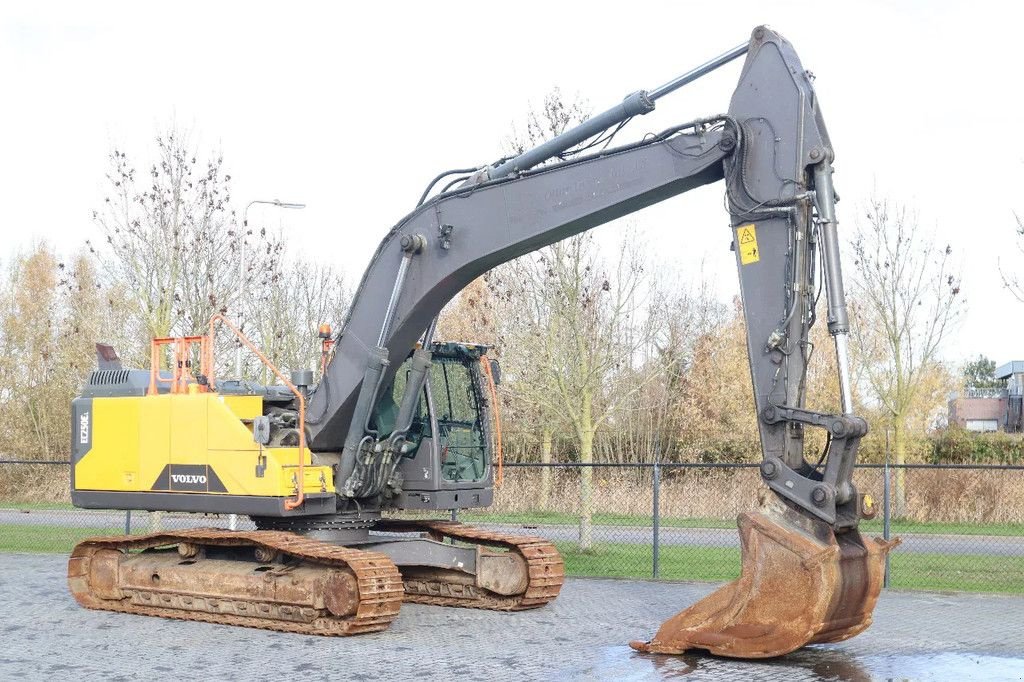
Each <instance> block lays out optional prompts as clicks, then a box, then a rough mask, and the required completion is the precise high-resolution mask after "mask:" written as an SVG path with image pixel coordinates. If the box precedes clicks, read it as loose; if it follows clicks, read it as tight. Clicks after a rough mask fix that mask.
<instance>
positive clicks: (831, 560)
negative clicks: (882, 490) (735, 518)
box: [630, 501, 899, 658]
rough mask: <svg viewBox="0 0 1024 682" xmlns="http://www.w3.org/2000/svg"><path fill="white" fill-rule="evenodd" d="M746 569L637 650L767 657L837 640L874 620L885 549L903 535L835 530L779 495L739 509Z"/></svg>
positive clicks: (671, 620) (679, 615)
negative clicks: (890, 537) (751, 509)
mask: <svg viewBox="0 0 1024 682" xmlns="http://www.w3.org/2000/svg"><path fill="white" fill-rule="evenodd" d="M739 528H740V543H741V553H742V568H741V573H740V577H739V578H737V579H736V580H734V581H733V582H731V583H729V584H727V585H725V586H723V587H722V588H720V589H718V590H717V591H715V592H714V593H712V594H710V595H708V596H707V597H705V598H704V599H702V600H700V601H699V602H697V603H696V604H694V605H693V606H691V607H689V608H687V609H685V610H684V611H682V612H680V613H678V614H676V615H675V616H673V617H672V618H670V619H668V620H667V621H665V623H663V624H662V626H661V628H660V629H659V630H658V632H657V634H655V636H654V639H652V640H651V641H649V642H631V643H630V646H631V647H633V648H634V649H636V650H637V651H644V652H650V653H663V654H681V653H683V652H684V651H687V650H689V649H705V650H707V651H709V652H711V653H712V654H716V655H719V656H729V657H733V658H769V657H772V656H781V655H783V654H787V653H789V652H791V651H795V650H796V649H799V648H800V647H802V646H804V645H806V644H816V643H823V642H838V641H841V640H844V639H848V638H850V637H853V636H854V635H856V634H858V633H860V632H862V631H864V630H865V629H867V627H868V626H869V625H871V614H872V611H874V608H875V603H876V602H877V601H878V594H879V592H880V590H881V588H882V578H883V575H884V571H885V555H886V554H887V553H888V552H889V550H890V549H892V547H894V546H895V545H897V544H899V540H898V539H897V540H893V541H890V542H887V541H884V540H881V539H877V538H876V539H871V540H866V539H865V538H864V537H863V536H862V535H861V534H860V532H859V531H857V530H855V529H854V530H849V531H846V532H839V533H836V532H834V531H833V530H832V528H831V527H830V526H829V525H827V524H826V523H824V522H822V521H818V520H815V519H810V518H806V517H803V516H801V515H799V514H798V513H796V512H795V511H793V510H791V509H789V508H788V507H786V506H785V505H783V504H782V503H781V502H778V501H772V502H771V503H768V504H764V505H762V508H761V510H760V511H758V512H753V513H744V514H741V515H740V517H739Z"/></svg>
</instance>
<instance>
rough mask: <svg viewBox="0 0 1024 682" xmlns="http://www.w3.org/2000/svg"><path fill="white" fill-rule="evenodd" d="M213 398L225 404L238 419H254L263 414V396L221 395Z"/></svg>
mask: <svg viewBox="0 0 1024 682" xmlns="http://www.w3.org/2000/svg"><path fill="white" fill-rule="evenodd" d="M213 399H214V400H218V401H219V402H222V403H224V404H225V405H227V406H228V409H229V410H231V411H232V412H233V413H234V414H235V416H236V417H237V418H239V419H254V418H255V417H259V416H260V415H262V414H263V398H261V397H259V396H258V395H222V396H217V397H216V398H213Z"/></svg>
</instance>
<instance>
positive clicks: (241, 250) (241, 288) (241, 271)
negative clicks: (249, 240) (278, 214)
mask: <svg viewBox="0 0 1024 682" xmlns="http://www.w3.org/2000/svg"><path fill="white" fill-rule="evenodd" d="M253 204H269V205H271V206H277V207H278V208H295V209H299V208H306V205H305V204H298V203H294V202H290V201H281V200H280V199H273V200H266V199H253V200H252V201H250V202H249V203H248V204H246V205H245V210H244V211H242V230H241V232H239V235H238V279H239V282H238V300H239V301H240V303H239V306H238V322H239V325H238V326H239V328H241V327H242V324H243V322H242V318H243V317H244V315H245V313H244V308H243V303H241V302H244V301H245V234H246V231H247V230H248V229H249V208H250V207H251V206H252V205H253ZM235 376H237V377H238V379H239V381H241V379H242V343H241V342H238V347H237V348H236V349H235Z"/></svg>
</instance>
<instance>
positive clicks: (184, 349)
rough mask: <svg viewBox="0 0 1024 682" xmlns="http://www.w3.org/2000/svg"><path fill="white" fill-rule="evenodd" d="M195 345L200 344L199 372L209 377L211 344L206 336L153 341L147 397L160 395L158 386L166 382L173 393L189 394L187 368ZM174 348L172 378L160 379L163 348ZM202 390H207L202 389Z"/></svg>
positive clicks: (176, 337)
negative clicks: (190, 349) (189, 352)
mask: <svg viewBox="0 0 1024 682" xmlns="http://www.w3.org/2000/svg"><path fill="white" fill-rule="evenodd" d="M193 343H198V344H199V372H200V374H203V375H205V376H209V372H210V367H211V365H212V363H211V362H210V361H211V359H212V357H211V356H210V351H209V343H208V342H207V337H205V336H161V337H157V338H155V339H153V340H152V341H151V342H150V345H149V389H148V390H147V391H146V395H158V394H159V393H160V389H159V386H158V385H157V384H160V383H163V382H165V381H169V382H170V391H171V393H187V392H188V375H187V373H186V372H185V367H186V366H187V365H188V351H189V348H190V347H191V345H192V344H193ZM171 345H173V346H174V363H173V364H174V366H173V367H172V368H171V378H170V379H161V378H160V369H159V367H160V354H159V348H160V347H161V346H171ZM201 390H204V391H205V390H207V389H205V388H202V389H201Z"/></svg>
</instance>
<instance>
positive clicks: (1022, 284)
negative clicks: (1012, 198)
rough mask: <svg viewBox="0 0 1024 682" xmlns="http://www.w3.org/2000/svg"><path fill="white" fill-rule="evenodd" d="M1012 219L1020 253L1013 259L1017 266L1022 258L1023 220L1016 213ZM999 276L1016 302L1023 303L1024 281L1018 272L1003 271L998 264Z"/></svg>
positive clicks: (1023, 241) (1023, 250) (1011, 270)
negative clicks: (1014, 223) (1014, 222)
mask: <svg viewBox="0 0 1024 682" xmlns="http://www.w3.org/2000/svg"><path fill="white" fill-rule="evenodd" d="M1013 217H1014V218H1015V219H1016V221H1017V226H1016V228H1015V229H1016V232H1017V251H1019V252H1020V256H1017V257H1016V258H1015V259H1014V262H1015V263H1017V264H1019V263H1020V259H1021V258H1024V220H1021V217H1020V216H1019V215H1017V214H1016V213H1014V214H1013ZM1018 270H1019V268H1018ZM999 274H1000V275H1001V276H1002V278H1003V284H1004V285H1005V286H1006V288H1007V289H1009V290H1010V293H1011V294H1013V295H1014V297H1016V299H1017V300H1018V301H1020V302H1022V303H1024V279H1021V276H1020V275H1019V274H1018V272H1017V271H1015V270H1013V269H1010V270H1009V271H1007V270H1004V269H1003V265H1002V262H1000V264H999Z"/></svg>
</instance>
